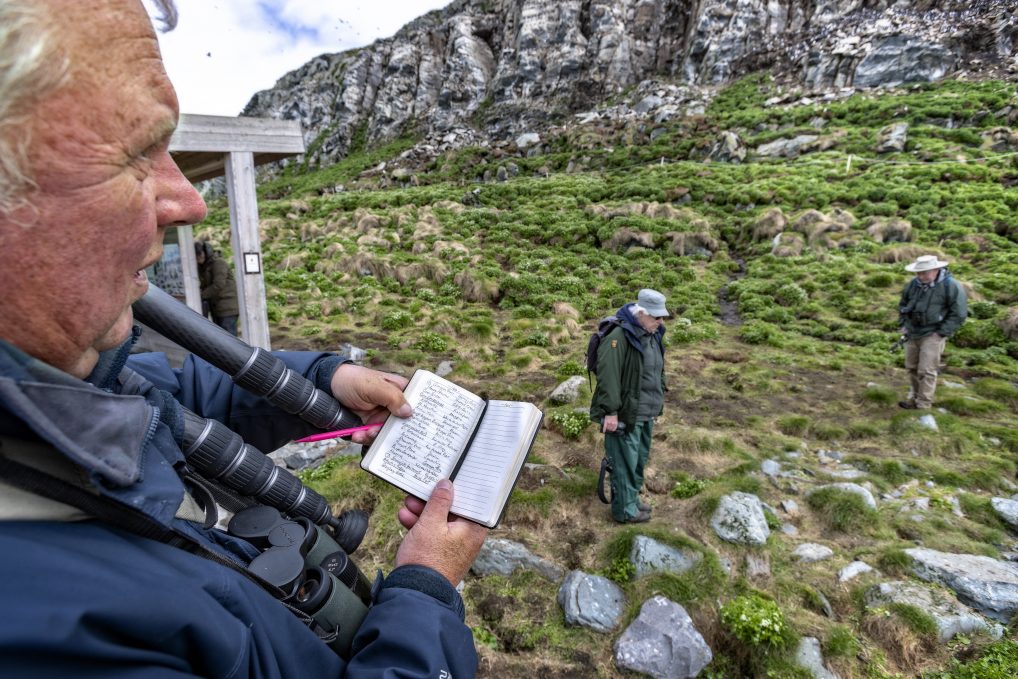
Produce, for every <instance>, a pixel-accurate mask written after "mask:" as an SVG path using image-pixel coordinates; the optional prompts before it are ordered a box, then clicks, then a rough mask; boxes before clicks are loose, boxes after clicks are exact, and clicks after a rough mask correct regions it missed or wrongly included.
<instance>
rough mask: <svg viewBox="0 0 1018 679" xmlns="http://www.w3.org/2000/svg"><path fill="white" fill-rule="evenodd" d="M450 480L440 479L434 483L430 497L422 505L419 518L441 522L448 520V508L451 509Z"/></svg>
mask: <svg viewBox="0 0 1018 679" xmlns="http://www.w3.org/2000/svg"><path fill="white" fill-rule="evenodd" d="M452 495H453V493H452V481H450V480H449V479H442V480H441V481H439V482H438V483H437V484H435V488H434V490H432V491H431V497H430V498H428V502H427V504H425V505H424V511H422V512H421V520H422V521H427V522H437V521H441V522H442V523H443V524H444V523H445V522H446V521H448V517H449V510H450V509H452Z"/></svg>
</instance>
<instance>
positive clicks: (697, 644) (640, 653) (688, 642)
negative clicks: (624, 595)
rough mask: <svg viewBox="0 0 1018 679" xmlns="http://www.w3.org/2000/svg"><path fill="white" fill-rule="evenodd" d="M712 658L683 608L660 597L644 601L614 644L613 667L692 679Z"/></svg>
mask: <svg viewBox="0 0 1018 679" xmlns="http://www.w3.org/2000/svg"><path fill="white" fill-rule="evenodd" d="M713 658H714V656H713V654H712V653H711V650H710V647H709V646H707V642H706V641H704V640H703V636H702V635H701V634H700V632H698V631H697V629H696V628H695V627H694V626H693V621H692V620H691V619H690V617H689V614H688V613H686V609H684V608H683V607H682V606H680V605H679V604H677V603H675V602H674V601H670V600H668V599H666V598H665V597H663V596H655V597H653V598H651V599H648V600H647V601H645V602H643V606H641V607H640V615H638V616H637V618H636V620H634V621H633V622H632V624H630V625H629V627H627V628H626V630H625V631H624V632H623V633H622V635H621V636H620V637H619V638H618V640H616V642H615V664H616V665H618V666H619V667H620V668H622V669H625V670H632V671H634V672H642V673H643V674H647V675H650V676H652V677H657V678H660V679H688V678H690V677H695V676H696V675H698V674H699V673H700V671H701V670H703V668H704V667H706V666H707V665H708V663H710V661H711V660H713Z"/></svg>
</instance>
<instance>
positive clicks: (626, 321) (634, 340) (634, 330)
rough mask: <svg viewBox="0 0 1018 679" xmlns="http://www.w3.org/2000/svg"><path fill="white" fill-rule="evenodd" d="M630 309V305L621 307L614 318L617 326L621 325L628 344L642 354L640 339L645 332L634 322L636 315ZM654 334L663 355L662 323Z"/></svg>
mask: <svg viewBox="0 0 1018 679" xmlns="http://www.w3.org/2000/svg"><path fill="white" fill-rule="evenodd" d="M632 308H633V305H632V303H630V304H624V305H622V307H621V308H619V310H618V311H617V312H615V317H616V318H618V319H619V325H621V326H622V329H623V330H625V332H626V339H627V340H628V341H629V343H630V344H631V345H632V346H633V348H634V349H636V350H638V351H639V352H640V353H643V344H642V343H641V342H640V337H641V336H642V335H644V334H645V331H644V329H643V328H642V327H641V326H640V322H639V321H638V320H636V315H635V314H634V313H633V311H632ZM654 334H655V335H657V339H658V342H659V343H660V344H661V347H662V353H663V351H664V342H663V341H662V339H663V338H664V335H665V326H664V324H663V323H662V324H661V325H660V326H659V327H658V329H657V332H655V333H654Z"/></svg>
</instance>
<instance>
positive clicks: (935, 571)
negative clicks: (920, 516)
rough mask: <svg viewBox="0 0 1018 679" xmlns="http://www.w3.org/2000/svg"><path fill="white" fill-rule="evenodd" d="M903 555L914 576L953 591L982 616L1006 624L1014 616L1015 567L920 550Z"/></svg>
mask: <svg viewBox="0 0 1018 679" xmlns="http://www.w3.org/2000/svg"><path fill="white" fill-rule="evenodd" d="M905 553H906V554H908V555H909V556H910V557H912V571H913V572H914V573H915V574H916V575H917V576H919V577H920V578H922V579H923V580H926V581H928V582H935V583H938V584H941V585H944V586H945V587H947V588H949V589H952V590H954V592H955V593H956V594H957V595H958V599H959V600H960V601H961V602H962V603H963V604H965V605H967V606H971V607H972V608H974V609H976V610H977V611H979V612H980V613H982V614H983V615H985V616H987V617H989V618H992V619H993V620H997V621H999V622H1003V623H1005V624H1006V623H1008V622H1010V620H1011V618H1012V617H1013V616H1014V615H1015V613H1018V564H1016V563H1012V562H1010V561H999V560H997V559H991V558H990V557H988V556H977V555H975V554H948V553H945V552H938V551H935V550H932V549H925V548H923V547H913V548H911V549H906V550H905Z"/></svg>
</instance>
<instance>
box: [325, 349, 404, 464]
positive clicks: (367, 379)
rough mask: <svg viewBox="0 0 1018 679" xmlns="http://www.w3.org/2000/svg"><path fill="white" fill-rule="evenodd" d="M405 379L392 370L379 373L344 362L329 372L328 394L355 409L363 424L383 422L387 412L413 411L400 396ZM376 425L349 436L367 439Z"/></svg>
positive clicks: (361, 439) (398, 413)
mask: <svg viewBox="0 0 1018 679" xmlns="http://www.w3.org/2000/svg"><path fill="white" fill-rule="evenodd" d="M407 382H408V380H407V379H406V378H405V377H401V376H399V375H393V374H392V373H383V372H379V371H378V370H372V369H370V368H365V367H362V366H359V365H354V364H353V363H344V364H343V365H341V366H339V368H338V369H337V370H336V372H335V373H333V374H332V382H331V385H330V386H331V387H332V395H333V396H335V397H336V400H338V401H339V402H340V403H342V404H343V405H344V406H346V407H347V408H349V409H350V410H352V411H354V412H355V413H357V415H358V416H360V418H361V419H362V420H363V421H364V423H365V424H373V423H375V422H384V421H385V420H386V418H388V417H389V413H392V414H394V415H398V416H399V417H410V415H411V413H412V412H413V411H412V410H411V409H410V404H409V403H407V401H406V398H404V396H403V388H404V387H406V385H407ZM377 435H378V429H372V430H369V431H359V432H357V433H356V434H354V435H353V436H352V437H351V439H352V440H353V441H354V442H355V443H364V444H366V443H370V442H371V441H372V440H373V439H374V438H375V437H376V436H377Z"/></svg>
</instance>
